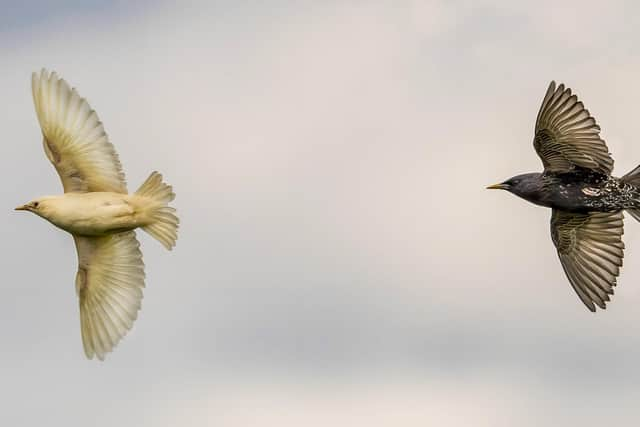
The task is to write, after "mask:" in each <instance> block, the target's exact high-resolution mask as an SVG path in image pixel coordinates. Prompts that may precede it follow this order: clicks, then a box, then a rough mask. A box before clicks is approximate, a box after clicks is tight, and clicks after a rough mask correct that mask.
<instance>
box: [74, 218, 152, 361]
mask: <svg viewBox="0 0 640 427" xmlns="http://www.w3.org/2000/svg"><path fill="white" fill-rule="evenodd" d="M73 238H74V240H75V243H76V249H77V251H78V273H77V275H76V291H77V293H78V297H79V299H80V328H81V332H82V344H83V346H84V352H85V354H86V356H87V357H88V358H89V359H92V358H93V356H94V355H96V356H97V357H98V359H100V360H103V359H104V356H105V354H106V353H108V352H110V351H111V350H113V348H114V347H115V346H116V345H117V344H118V342H119V341H120V339H121V338H122V337H123V336H124V335H125V334H126V333H127V331H129V329H131V326H132V325H133V322H134V321H135V320H136V317H137V316H138V311H139V310H140V305H141V302H142V288H144V277H145V274H144V263H143V262H142V253H141V252H140V244H139V243H138V240H137V239H136V235H135V232H133V231H127V232H124V233H118V234H110V235H107V236H100V237H85V236H73Z"/></svg>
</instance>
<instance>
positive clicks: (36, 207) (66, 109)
mask: <svg viewBox="0 0 640 427" xmlns="http://www.w3.org/2000/svg"><path fill="white" fill-rule="evenodd" d="M32 89H33V100H34V104H35V107H36V113H37V115H38V121H39V122H40V127H41V128H42V135H43V146H44V151H45V154H46V156H47V158H48V159H49V160H50V161H51V163H52V164H53V166H54V167H55V168H56V170H57V172H58V175H60V179H61V180H62V185H63V187H64V191H65V193H64V194H62V195H58V196H47V197H42V198H39V199H36V200H33V201H32V202H29V203H27V204H25V205H23V206H19V207H18V208H16V209H17V210H27V211H30V212H33V213H35V214H36V215H38V216H40V217H42V218H44V219H46V220H47V221H49V222H51V223H52V224H53V225H55V226H56V227H59V228H61V229H63V230H65V231H67V232H69V233H70V234H71V235H72V236H73V239H74V241H75V244H76V250H77V252H78V271H77V274H76V292H77V294H78V297H79V300H80V329H81V333H82V344H83V347H84V351H85V354H86V356H87V357H88V358H93V356H94V355H95V356H97V357H98V358H99V359H104V356H105V354H106V353H108V352H110V351H111V350H113V348H114V347H115V346H116V345H117V344H118V342H119V341H120V340H121V339H122V337H123V336H124V335H125V334H126V333H127V331H128V330H129V329H131V327H132V325H133V322H134V321H135V319H136V318H137V315H138V311H139V310H140V305H141V301H142V288H144V277H145V274H144V263H143V262H142V253H141V252H140V244H139V243H138V240H137V239H136V235H135V232H134V230H135V229H136V228H142V229H143V230H144V231H146V232H147V233H149V234H150V235H151V236H153V237H154V238H155V239H157V240H158V241H159V242H160V243H162V244H163V245H164V246H165V247H166V248H167V249H169V250H170V249H172V248H173V246H175V242H176V239H177V237H178V235H177V230H178V223H179V221H178V217H177V216H176V215H175V212H176V211H175V209H174V208H172V207H170V206H169V205H168V204H169V202H171V201H172V200H173V199H174V198H175V194H174V193H173V190H172V188H171V186H169V185H167V184H165V183H164V182H162V175H160V174H159V173H157V172H153V173H151V175H150V176H149V178H147V180H146V181H145V182H144V183H143V184H142V185H141V186H140V188H139V189H138V190H137V191H136V192H135V193H133V194H128V192H127V187H126V183H125V179H124V173H123V172H122V166H121V165H120V161H119V159H118V155H117V154H116V152H115V149H114V148H113V145H112V144H111V143H110V142H109V139H108V137H107V135H106V133H105V132H104V129H103V126H102V123H101V122H100V121H99V119H98V115H97V114H96V113H95V111H93V110H92V109H91V107H90V106H89V104H88V103H87V101H86V100H84V99H83V98H81V97H80V96H79V95H78V92H77V91H76V90H75V89H71V88H70V87H69V85H68V84H67V83H66V82H65V81H64V80H62V79H60V78H58V76H57V75H56V73H51V74H49V72H47V71H46V70H42V72H40V73H39V74H36V73H34V74H33V76H32Z"/></svg>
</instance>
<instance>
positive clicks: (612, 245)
mask: <svg viewBox="0 0 640 427" xmlns="http://www.w3.org/2000/svg"><path fill="white" fill-rule="evenodd" d="M533 146H534V148H535V150H536V152H537V153H538V155H539V156H540V159H541V160H542V164H543V165H544V171H543V172H542V173H527V174H524V175H518V176H514V177H513V178H510V179H508V180H507V181H505V182H502V183H500V184H496V185H492V186H490V187H488V188H495V189H503V190H507V191H510V192H511V193H513V194H515V195H517V196H519V197H522V198H523V199H525V200H528V201H530V202H532V203H535V204H537V205H541V206H546V207H550V208H552V214H551V239H552V240H553V243H554V244H555V246H556V248H557V250H558V256H559V257H560V262H561V264H562V267H563V269H564V271H565V273H566V274H567V278H568V279H569V282H570V283H571V286H573V289H574V290H575V291H576V293H577V294H578V296H579V297H580V299H581V300H582V302H583V303H584V304H585V305H586V306H587V308H589V310H591V311H595V307H596V305H597V306H598V307H600V308H602V309H604V308H605V303H606V302H607V301H609V295H613V287H614V286H615V285H616V278H617V277H618V274H619V273H620V267H622V257H623V250H624V243H623V242H622V234H623V215H622V211H624V210H626V211H627V212H628V213H629V214H631V216H633V217H634V218H636V219H637V220H640V166H638V167H637V168H635V169H634V170H632V171H631V172H629V173H628V174H627V175H625V176H623V177H622V178H616V177H613V176H611V172H612V170H613V159H612V158H611V155H610V154H609V149H608V148H607V145H606V144H605V142H604V141H603V140H602V139H601V138H600V127H599V126H598V125H597V123H596V121H595V119H594V118H593V117H591V115H590V114H589V111H588V110H586V109H585V108H584V105H583V104H582V102H580V101H578V98H577V96H576V95H572V94H571V89H569V88H566V89H565V87H564V85H562V84H561V85H559V86H558V87H557V88H556V84H555V82H551V84H550V85H549V89H548V90H547V93H546V95H545V97H544V100H543V101H542V106H541V107H540V112H539V113H538V118H537V120H536V127H535V136H534V139H533Z"/></svg>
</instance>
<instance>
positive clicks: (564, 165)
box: [533, 82, 613, 175]
mask: <svg viewBox="0 0 640 427" xmlns="http://www.w3.org/2000/svg"><path fill="white" fill-rule="evenodd" d="M533 146H534V148H535V149H536V152H537V153H538V155H539V156H540V159H542V164H543V165H544V168H545V170H547V171H552V172H569V171H570V170H572V169H574V168H575V167H576V166H578V167H582V168H586V169H592V170H594V171H597V172H600V173H602V174H605V175H610V174H611V171H612V170H613V159H612V158H611V155H610V154H609V149H608V148H607V144H606V143H605V142H604V141H603V140H602V139H601V138H600V126H598V125H597V123H596V121H595V119H594V118H593V117H591V114H589V111H588V110H586V109H585V108H584V105H583V104H582V102H580V101H578V97H577V96H576V95H572V94H571V89H569V88H566V89H565V87H564V85H563V84H561V85H560V86H558V88H557V89H556V84H555V82H551V84H550V85H549V89H547V93H546V95H545V96H544V100H543V101H542V106H541V107H540V111H539V112H538V118H537V120H536V129H535V136H534V138H533Z"/></svg>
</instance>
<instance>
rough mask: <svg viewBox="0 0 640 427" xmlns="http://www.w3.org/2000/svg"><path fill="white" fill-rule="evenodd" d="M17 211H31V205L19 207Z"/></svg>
mask: <svg viewBox="0 0 640 427" xmlns="http://www.w3.org/2000/svg"><path fill="white" fill-rule="evenodd" d="M15 210H17V211H28V210H29V205H22V206H18V207H17V208H16V209H15Z"/></svg>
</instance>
